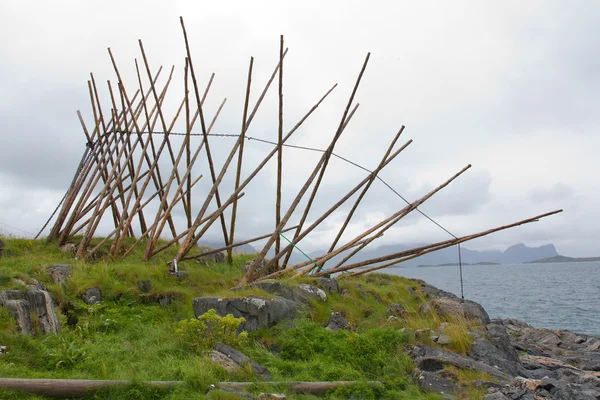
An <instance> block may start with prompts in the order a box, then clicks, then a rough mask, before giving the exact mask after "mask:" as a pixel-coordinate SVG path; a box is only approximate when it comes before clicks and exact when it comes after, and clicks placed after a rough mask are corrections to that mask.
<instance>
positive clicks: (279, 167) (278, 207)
mask: <svg viewBox="0 0 600 400" xmlns="http://www.w3.org/2000/svg"><path fill="white" fill-rule="evenodd" d="M279 64H280V65H281V66H280V67H279V118H278V122H279V124H278V126H277V144H278V148H277V197H276V199H275V227H277V226H279V222H281V174H282V171H283V146H282V145H281V141H282V140H283V35H281V36H280V37H279ZM280 247H281V238H280V237H279V235H277V238H276V239H275V254H277V253H279V249H280Z"/></svg>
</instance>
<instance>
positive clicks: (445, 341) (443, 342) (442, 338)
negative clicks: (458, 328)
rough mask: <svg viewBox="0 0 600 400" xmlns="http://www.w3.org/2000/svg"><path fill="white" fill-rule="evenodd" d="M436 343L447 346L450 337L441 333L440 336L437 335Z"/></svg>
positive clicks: (450, 341)
mask: <svg viewBox="0 0 600 400" xmlns="http://www.w3.org/2000/svg"><path fill="white" fill-rule="evenodd" d="M436 343H437V344H439V345H442V346H447V345H449V344H450V343H452V338H451V337H450V336H448V335H444V334H441V335H440V336H438V339H437V340H436Z"/></svg>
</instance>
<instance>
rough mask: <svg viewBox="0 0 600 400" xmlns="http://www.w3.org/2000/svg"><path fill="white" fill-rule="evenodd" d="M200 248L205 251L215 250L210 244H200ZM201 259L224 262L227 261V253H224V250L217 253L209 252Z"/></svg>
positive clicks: (210, 261) (209, 261) (208, 261)
mask: <svg viewBox="0 0 600 400" xmlns="http://www.w3.org/2000/svg"><path fill="white" fill-rule="evenodd" d="M198 250H199V251H200V252H204V251H211V250H213V248H212V247H209V246H198ZM201 260H203V261H206V262H207V263H222V262H225V253H223V252H222V251H218V252H216V253H213V254H208V255H205V256H203V257H201V258H199V259H198V261H201Z"/></svg>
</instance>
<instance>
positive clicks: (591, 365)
mask: <svg viewBox="0 0 600 400" xmlns="http://www.w3.org/2000/svg"><path fill="white" fill-rule="evenodd" d="M579 368H580V369H582V370H584V371H600V360H593V361H588V362H586V363H584V364H581V365H580V366H579Z"/></svg>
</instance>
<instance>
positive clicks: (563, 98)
mask: <svg viewBox="0 0 600 400" xmlns="http://www.w3.org/2000/svg"><path fill="white" fill-rule="evenodd" d="M200 7H202V8H200ZM115 9H119V10H120V12H119V13H114V10H115ZM35 10H36V11H34V12H31V10H30V8H29V7H26V6H25V5H23V4H21V3H19V2H3V3H2V4H1V5H0V34H1V35H2V36H3V37H6V38H11V39H10V40H5V41H3V42H2V43H1V44H0V51H2V54H3V66H2V74H0V86H2V88H3V91H2V93H0V149H2V152H0V207H1V209H0V222H4V223H8V224H9V225H12V226H16V227H20V228H22V229H25V230H32V231H35V230H36V227H38V226H41V225H42V224H43V222H44V221H45V219H46V218H47V216H48V215H49V213H50V212H51V211H52V210H53V208H54V205H55V204H57V203H58V201H59V200H60V198H61V197H62V195H63V193H64V191H65V190H66V188H67V187H68V185H69V183H70V182H71V179H72V176H73V172H74V169H75V168H76V166H77V164H78V163H79V160H80V157H81V155H82V153H83V151H84V144H85V138H84V135H83V133H82V131H81V127H80V124H79V121H78V119H77V117H76V114H75V111H76V110H78V109H80V110H81V111H82V113H83V116H84V120H85V122H86V124H87V126H88V129H93V125H94V124H93V114H92V112H91V107H90V106H89V94H88V89H87V80H88V79H89V72H90V71H93V72H94V76H95V78H96V81H97V83H98V86H99V91H100V97H101V99H102V104H103V107H104V110H105V112H106V113H110V111H109V110H110V108H111V107H112V106H111V105H110V99H109V96H108V90H107V84H106V81H107V80H109V79H110V80H111V82H112V85H113V87H116V77H115V74H114V71H113V67H112V65H111V63H110V60H109V58H108V54H107V52H106V47H109V46H110V47H111V49H112V51H113V54H114V55H115V58H116V60H117V63H118V66H119V70H120V73H121V75H122V77H123V80H124V81H125V83H126V89H127V92H128V94H129V95H131V96H132V95H133V93H134V92H135V90H136V89H137V77H136V74H135V65H134V63H133V58H134V57H137V58H138V61H141V59H140V50H139V44H138V42H137V39H138V38H142V39H143V44H144V48H145V50H146V53H147V56H148V59H149V62H150V65H151V68H152V69H153V70H156V69H157V68H158V67H159V66H160V65H162V66H164V68H165V69H164V71H163V73H162V77H161V84H164V82H165V81H166V74H167V73H168V70H169V69H170V66H171V65H173V64H175V75H174V79H173V82H172V85H171V87H170V88H169V92H168V96H167V99H168V101H167V103H166V104H165V108H164V113H165V116H166V118H167V119H168V120H170V119H171V118H172V117H173V116H174V114H175V110H176V108H177V106H178V105H179V102H180V101H181V99H182V97H183V83H182V72H183V60H184V57H185V48H184V45H183V40H182V35H181V31H180V27H179V21H178V17H179V15H183V16H184V18H185V21H186V26H187V29H188V36H189V38H190V45H191V50H192V54H193V59H194V64H195V66H196V68H197V71H196V72H197V75H198V82H199V85H200V86H201V87H204V85H205V84H206V82H207V80H208V77H209V76H210V73H211V72H213V71H214V72H216V79H215V81H214V83H213V86H212V88H211V92H210V94H209V96H208V99H207V103H206V107H205V110H206V114H207V119H210V117H211V116H212V115H213V113H214V112H215V111H216V109H217V107H218V105H219V104H220V102H221V101H222V99H223V97H227V99H228V100H227V103H226V106H225V108H224V110H223V112H222V114H221V116H220V118H219V120H218V121H217V123H216V124H215V127H214V132H219V133H238V132H239V130H240V124H241V113H242V108H243V101H244V93H245V84H246V76H247V68H248V62H249V59H250V56H254V57H255V60H254V62H255V64H254V76H253V79H252V90H251V103H254V102H255V101H256V99H257V98H258V97H259V94H260V92H261V91H262V87H263V85H264V84H265V82H266V81H267V79H268V78H269V76H270V75H271V73H272V71H273V68H274V66H275V65H276V63H277V58H278V45H279V43H278V40H279V34H281V33H284V34H285V40H286V45H289V47H290V51H289V53H288V55H287V57H286V62H285V67H284V96H285V97H284V98H285V100H284V103H285V109H284V117H285V122H284V127H285V131H289V130H290V129H291V128H292V127H293V126H294V125H295V124H296V122H297V121H299V120H300V118H302V116H303V115H304V114H305V113H306V111H307V110H309V109H310V108H311V107H312V105H313V104H314V103H315V102H316V101H317V100H318V99H319V98H320V97H321V96H322V95H323V94H324V93H325V91H326V90H327V89H328V88H330V87H331V86H332V85H333V84H334V83H336V82H337V83H339V86H338V88H337V89H336V90H335V91H334V92H333V93H332V94H331V95H330V97H329V98H328V99H327V101H326V102H324V103H323V104H322V105H321V106H320V107H319V109H318V110H316V111H315V113H314V114H313V115H312V116H311V117H310V119H309V120H307V121H306V123H305V124H304V125H303V126H302V127H301V128H300V129H299V130H298V131H297V132H296V133H295V134H294V136H293V137H292V138H291V139H290V143H293V144H298V145H304V146H310V147H315V148H321V149H323V148H326V147H327V145H328V144H329V142H330V140H331V138H332V137H333V135H334V133H335V131H336V128H337V126H338V124H339V122H340V118H341V115H342V113H343V110H344V109H345V107H346V103H347V101H348V96H349V95H350V93H351V91H352V87H353V85H354V81H355V79H356V77H357V75H358V72H359V70H360V68H361V66H362V63H363V61H364V58H365V55H366V53H367V52H368V51H370V52H371V58H370V61H369V65H368V68H367V70H366V73H365V75H364V77H363V81H362V83H361V86H360V88H359V90H358V91H357V94H356V99H355V100H356V102H359V103H360V107H359V108H358V111H357V112H356V114H355V116H354V117H353V119H352V121H351V122H350V124H349V125H348V127H347V129H346V131H345V132H344V134H343V135H342V137H341V138H340V140H339V142H338V143H337V145H336V149H335V151H336V153H338V154H340V155H341V156H343V157H346V158H348V159H351V160H352V161H355V162H358V163H359V164H361V165H364V166H365V167H366V168H368V169H374V168H375V167H376V166H377V165H378V163H379V160H380V158H381V156H382V155H383V153H384V151H385V149H386V148H387V146H388V144H389V142H390V140H391V139H392V137H393V135H394V134H395V133H396V132H397V131H398V129H399V128H400V126H401V125H402V124H404V125H406V126H407V128H406V129H405V131H404V133H403V134H402V136H401V139H400V140H399V142H398V144H397V147H396V148H398V147H399V146H400V145H401V144H403V143H405V142H406V141H407V140H409V139H414V143H413V144H411V145H410V146H409V147H408V148H407V149H406V150H405V151H404V152H403V153H402V154H400V155H399V156H398V157H397V159H395V160H394V161H393V162H392V163H391V164H390V165H389V166H388V167H386V169H385V170H384V171H382V173H381V177H382V178H384V179H385V180H386V182H388V183H389V184H390V185H391V186H392V187H393V188H394V189H395V190H397V191H398V192H399V193H400V194H402V195H403V196H404V197H405V198H406V199H407V200H409V201H414V200H415V199H418V198H419V197H421V196H422V195H423V194H425V193H427V192H428V191H430V190H431V189H433V188H435V187H436V186H437V185H439V184H441V183H442V182H444V181H445V180H446V179H448V178H449V177H450V176H452V175H453V174H454V173H455V172H457V171H458V170H460V169H461V168H462V167H464V166H465V165H466V164H467V163H472V164H473V168H472V169H471V170H470V171H467V172H466V173H465V174H464V175H463V176H461V177H459V178H458V179H457V180H456V181H455V182H453V183H452V184H451V185H450V186H448V187H447V188H445V189H443V190H442V191H441V192H440V193H438V194H437V195H436V196H435V197H434V198H432V199H431V200H429V201H428V202H427V203H425V204H424V205H423V206H422V209H423V211H425V212H426V213H428V214H430V215H431V216H432V217H434V218H435V219H436V220H438V221H439V222H440V223H442V225H444V226H445V227H447V228H448V229H449V230H451V231H452V232H454V233H456V234H467V233H470V232H474V231H477V230H480V229H485V228H490V227H493V226H497V225H502V224H504V223H507V222H512V221H516V220H519V219H522V218H525V217H528V216H532V215H536V214H539V213H541V212H544V211H548V208H550V209H553V208H564V209H565V213H564V214H563V215H560V216H558V217H554V218H550V219H548V220H543V221H541V222H539V223H536V224H533V225H532V226H527V227H522V228H518V229H515V230H513V231H510V232H505V233H500V234H497V235H494V236H491V237H489V238H485V239H480V240H478V241H476V242H474V243H473V246H479V247H480V248H485V247H489V248H506V247H508V246H509V245H511V244H513V243H516V242H523V241H526V242H527V244H529V245H533V244H537V243H542V242H550V241H551V242H553V243H555V244H556V245H557V247H558V250H559V252H563V251H564V252H565V253H567V252H568V253H569V254H572V255H579V254H582V255H583V254H586V255H594V254H590V253H593V252H594V251H596V250H595V249H596V245H595V242H594V241H593V238H594V237H597V234H598V227H597V224H594V223H593V218H590V215H595V213H596V212H595V199H597V198H598V195H600V185H599V184H598V183H596V182H597V179H596V178H597V177H596V176H595V175H596V172H595V171H597V170H599V169H600V163H599V161H598V157H597V154H596V150H595V149H597V148H598V146H600V139H599V137H598V135H597V131H598V128H599V127H600V119H599V118H598V116H597V112H596V111H595V110H597V109H598V106H600V96H599V95H598V93H600V91H599V90H598V89H599V86H600V72H598V71H600V69H599V68H598V64H599V63H600V58H599V57H598V56H597V55H596V54H595V52H594V51H592V49H595V48H597V47H598V44H599V43H598V40H599V39H598V38H597V37H596V36H597V35H596V36H594V35H590V34H589V32H593V31H594V28H595V26H596V24H597V19H598V16H599V13H600V6H596V5H587V6H586V8H585V9H583V8H581V7H573V6H572V5H565V4H564V3H561V2H543V3H538V2H530V3H527V4H522V3H516V2H514V3H511V2H504V3H497V4H491V3H485V4H484V3H481V4H479V3H478V4H474V3H472V2H458V3H453V4H452V5H444V4H439V3H436V4H430V3H426V2H419V3H415V2H413V3H408V2H396V3H390V4H386V5H385V6H380V7H373V6H372V5H370V4H368V3H365V2H358V1H350V2H335V1H334V2H327V3H323V2H316V1H305V2H303V3H302V4H298V5H294V4H287V3H271V2H253V3H252V4H250V3H247V2H237V3H235V2H234V3H226V4H225V3H218V2H217V3H212V4H210V6H207V5H200V4H199V3H197V2H192V1H179V2H172V3H164V2H152V1H150V2H143V3H142V2H128V3H127V4H121V2H116V1H113V0H107V1H106V2H104V3H103V6H102V7H96V6H94V5H91V4H87V3H81V4H78V5H77V6H75V7H74V6H73V5H72V4H70V3H69V2H60V1H59V2H53V3H52V5H48V4H46V3H44V2H37V3H36V7H35ZM107 21H110V29H108V28H107ZM143 82H144V84H145V85H146V87H147V85H148V84H147V79H146V78H145V76H144V77H143ZM160 125H161V124H160V123H159V124H158V126H160ZM160 129H161V130H162V127H161V128H160ZM198 129H199V126H198V125H197V126H196V127H195V130H196V131H197V130H198ZM175 130H177V131H182V130H184V129H183V123H182V122H180V123H178V124H176V126H175ZM248 134H249V135H251V136H253V137H257V138H262V139H268V140H274V139H275V138H276V137H277V91H276V86H273V87H272V88H271V90H270V92H269V93H268V94H267V96H266V97H265V99H264V103H263V105H262V106H261V109H260V110H259V111H258V112H257V114H256V116H255V119H254V121H253V123H252V126H251V128H250V130H249V132H248ZM177 140H178V139H177ZM177 140H174V143H176V146H175V147H176V148H178V145H179V143H180V142H178V141H177ZM211 145H212V149H213V154H214V157H215V163H216V165H217V168H220V166H221V165H222V163H223V161H224V159H225V157H226V156H227V154H228V152H229V149H230V148H231V146H232V145H233V140H232V139H228V138H218V139H217V138H213V139H211ZM270 148H271V147H269V145H265V144H262V143H259V142H256V141H255V142H252V141H250V142H247V143H246V150H245V153H244V154H245V160H244V166H243V170H242V171H243V172H242V177H246V176H247V175H248V174H249V172H250V171H251V170H252V169H253V167H254V166H256V165H257V164H258V163H259V162H260V161H261V160H262V159H263V157H264V156H265V155H266V153H267V152H268V151H269V150H270ZM284 154H285V161H284V171H285V172H284V181H283V208H284V210H285V209H287V207H289V205H290V204H291V202H292V201H293V199H294V198H295V195H296V193H298V191H299V190H300V188H301V187H302V185H303V184H304V182H305V181H306V179H307V177H308V176H309V174H310V173H311V171H312V169H313V168H314V165H315V164H316V162H317V161H318V159H319V157H320V154H319V153H313V152H306V151H301V150H296V149H289V148H286V149H285V150H284ZM167 165H168V161H167V159H165V163H164V164H163V166H164V168H165V171H166V170H167V169H168V168H167ZM234 171H235V167H234V166H232V167H230V169H229V172H228V174H227V176H226V179H225V182H224V183H223V187H222V196H223V197H225V196H226V195H227V194H228V193H231V191H232V188H233V185H234ZM275 171H276V169H275V161H271V162H270V163H269V164H268V165H267V167H266V168H265V169H264V170H263V171H262V172H261V173H260V174H259V175H258V176H257V178H256V179H255V180H254V181H253V182H252V183H251V184H250V185H249V186H248V187H247V188H246V189H245V192H246V196H245V197H244V199H243V200H242V201H241V202H240V207H239V210H238V212H239V221H238V227H237V232H238V233H237V235H238V237H240V238H241V237H250V236H256V235H260V234H263V233H266V232H269V231H271V230H272V229H273V227H274V204H275V180H276V172H275ZM194 173H195V174H196V176H197V175H198V174H201V173H202V174H204V178H203V179H202V181H200V183H199V184H198V186H197V188H196V189H195V190H194V192H193V193H194V199H195V201H194V203H193V210H194V213H197V211H198V210H199V208H200V206H201V204H202V199H203V198H204V196H205V194H206V193H207V192H208V190H209V189H210V186H211V183H210V181H211V180H210V176H209V173H208V166H207V163H206V160H205V158H204V153H203V155H202V158H201V159H200V160H199V161H198V165H197V167H196V168H195V169H194ZM365 175H366V172H365V171H361V170H360V169H358V168H356V167H354V166H352V165H349V164H347V163H345V162H343V161H341V160H339V159H332V161H331V165H330V166H329V167H328V170H327V173H326V174H325V178H324V182H323V185H322V187H321V189H320V191H319V193H318V195H317V197H316V199H315V203H314V205H313V209H312V211H311V213H310V214H309V218H308V223H311V222H312V221H314V220H315V219H316V218H317V217H318V216H319V215H320V214H321V213H323V212H324V211H326V210H327V209H328V208H329V207H331V205H333V204H335V202H336V201H338V200H339V199H340V198H341V197H342V196H343V195H344V194H345V193H347V192H348V191H349V190H350V189H352V187H354V185H356V183H357V182H359V181H360V180H361V179H363V178H364V176H365ZM309 193H310V192H309ZM305 203H306V198H305V199H304V200H303V201H302V202H301V203H300V206H299V208H298V210H297V211H296V212H295V213H294V214H293V215H292V217H291V219H290V224H295V223H297V221H298V220H299V218H300V215H301V210H302V209H303V208H304V204H305ZM351 204H353V198H352V199H350V200H349V201H348V203H347V204H344V205H343V206H342V207H341V208H340V209H338V210H337V211H336V212H335V213H334V214H333V215H332V218H331V220H329V221H327V222H326V223H324V224H323V225H322V226H320V227H319V228H318V229H317V230H315V232H313V233H312V234H311V235H310V236H309V237H307V238H306V242H304V243H305V245H306V246H307V247H308V248H310V247H319V248H321V247H322V244H323V243H327V242H328V241H330V240H332V238H333V237H334V236H335V233H337V230H338V229H339V227H340V226H341V224H342V222H343V221H344V219H345V216H346V214H347V212H348V211H349V209H350V207H351ZM153 207H154V209H153ZM156 207H157V205H155V204H153V205H151V206H149V209H148V214H152V212H155V208H156ZM402 207H404V202H403V201H402V200H401V199H399V198H398V197H397V196H395V195H394V194H393V193H391V192H390V190H389V189H388V188H386V187H385V186H384V185H383V184H381V182H375V183H374V184H373V186H372V188H371V190H370V192H369V193H368V194H367V196H366V197H365V198H364V200H363V201H362V203H361V205H360V207H359V209H358V211H357V213H356V215H355V216H354V217H353V219H352V222H351V224H350V226H349V227H348V229H347V231H348V233H347V234H346V235H345V236H344V237H345V238H346V237H351V236H352V235H354V234H355V233H357V232H359V231H360V230H361V229H366V228H368V227H370V226H372V225H373V224H375V223H377V221H378V220H380V219H383V218H384V217H385V216H389V215H391V214H392V213H393V212H395V211H397V210H398V209H400V208H402ZM214 208H215V204H214V202H213V203H212V204H211V206H210V208H209V212H210V210H214ZM153 210H154V211H153ZM175 215H176V217H177V220H178V221H180V223H181V224H182V225H183V219H182V215H183V214H182V210H181V209H180V208H177V209H176V212H175ZM226 215H227V216H228V217H229V216H230V210H228V211H227V212H226ZM103 229H105V230H110V223H107V224H106V225H103ZM219 229H220V228H219V226H218V224H215V226H213V227H212V228H211V229H210V230H209V232H208V233H207V235H210V236H216V237H218V236H219V234H220V233H219ZM102 232H104V231H102ZM444 235H447V234H446V233H444V232H443V231H441V230H440V229H439V228H438V227H436V226H435V225H433V224H432V223H431V222H430V221H428V220H426V219H424V218H423V217H422V216H419V214H418V213H414V214H411V215H410V216H408V217H406V218H405V219H404V220H403V221H402V222H401V223H399V224H398V226H397V227H395V228H394V229H393V230H390V232H388V233H387V234H386V235H385V236H384V238H382V239H381V241H382V243H394V242H397V241H401V240H409V239H411V240H410V241H411V242H415V241H431V240H437V239H438V238H440V237H442V236H444ZM444 237H446V236H444ZM542 244H543V243H542ZM563 249H564V250H563Z"/></svg>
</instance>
